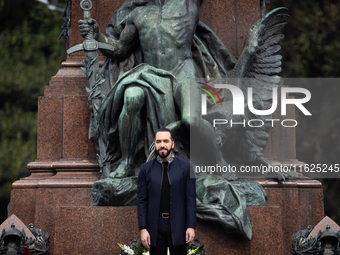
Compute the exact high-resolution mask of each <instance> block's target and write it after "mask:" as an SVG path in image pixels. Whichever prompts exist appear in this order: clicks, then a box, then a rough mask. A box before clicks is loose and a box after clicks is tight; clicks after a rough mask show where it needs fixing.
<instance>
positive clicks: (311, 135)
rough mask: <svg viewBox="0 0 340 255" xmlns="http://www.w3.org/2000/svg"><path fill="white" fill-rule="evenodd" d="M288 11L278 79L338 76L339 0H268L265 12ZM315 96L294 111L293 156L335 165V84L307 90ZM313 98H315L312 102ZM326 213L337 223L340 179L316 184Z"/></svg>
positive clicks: (339, 149)
mask: <svg viewBox="0 0 340 255" xmlns="http://www.w3.org/2000/svg"><path fill="white" fill-rule="evenodd" d="M281 6H285V7H288V8H289V15H290V16H291V17H290V19H289V20H288V26H287V27H286V28H285V30H284V34H285V36H286V37H285V39H284V40H283V41H282V43H281V45H282V50H281V54H282V65H283V66H282V73H281V75H282V77H285V78H296V77H300V78H301V77H310V78H320V77H322V78H340V2H339V1H336V0H323V1H318V0H297V1H296V0H295V1H294V0H272V1H270V4H269V6H268V9H273V8H276V7H281ZM306 88H307V89H308V90H309V91H310V92H311V94H312V98H314V100H313V101H314V102H315V103H313V104H308V106H307V109H308V110H309V111H310V112H311V113H312V114H313V116H312V117H304V116H302V114H300V111H296V113H297V116H296V118H297V120H298V122H299V124H298V126H297V128H296V151H297V158H298V159H299V160H300V161H303V162H306V163H309V164H311V163H325V164H328V165H331V164H338V163H340V160H339V155H340V129H339V128H338V127H339V124H340V114H339V113H340V100H339V99H338V97H339V95H340V86H339V87H334V86H333V87H331V86H327V84H320V85H318V86H309V87H308V86H306ZM315 98H317V100H315ZM320 181H321V182H322V184H323V189H324V202H325V214H326V215H328V216H329V217H331V218H332V219H333V220H335V221H336V222H338V223H340V210H338V208H339V207H338V205H339V203H340V190H339V187H340V186H339V185H340V179H323V180H320Z"/></svg>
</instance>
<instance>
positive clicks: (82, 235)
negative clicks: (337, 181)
mask: <svg viewBox="0 0 340 255" xmlns="http://www.w3.org/2000/svg"><path fill="white" fill-rule="evenodd" d="M70 2H71V17H70V20H71V23H70V24H71V25H70V28H69V34H70V38H69V42H70V47H72V46H74V45H76V44H79V43H82V41H83V38H82V37H81V36H80V34H79V30H78V20H79V19H82V17H83V14H82V11H81V9H80V7H79V3H80V0H72V1H70ZM92 2H93V9H92V11H91V16H92V17H93V18H95V19H96V20H97V21H98V23H99V26H100V30H101V31H102V32H103V33H105V26H106V24H107V23H108V21H109V19H110V17H111V15H112V13H113V12H114V10H116V9H118V8H119V7H120V6H121V4H122V3H123V2H124V0H117V1H103V0H92ZM258 18H260V1H258V0H238V1H215V0H205V1H204V4H203V6H202V8H201V16H200V19H201V20H202V21H203V22H204V23H206V24H207V25H208V26H209V27H211V28H212V29H213V30H214V31H215V32H216V34H217V35H218V36H219V38H220V39H221V40H222V41H223V42H224V43H225V45H226V46H227V47H228V48H229V50H230V51H231V53H232V54H234V55H235V56H238V55H239V54H240V53H241V50H242V48H243V41H244V39H245V36H246V33H247V31H248V29H249V28H250V27H251V25H252V24H253V23H255V22H256V20H257V19H258ZM83 59H84V53H82V52H76V53H74V54H72V55H71V56H69V57H68V58H67V59H66V61H65V62H63V63H62V64H61V69H60V70H59V71H58V73H57V74H56V75H55V76H54V77H52V78H51V80H50V83H49V86H46V87H45V92H44V96H42V97H40V98H39V99H38V100H39V102H38V138H37V139H38V142H37V144H38V148H37V149H38V151H37V159H36V161H34V162H31V163H29V164H28V169H29V170H30V173H31V175H30V176H29V177H27V178H23V179H21V180H19V181H16V182H14V183H13V186H12V192H11V208H10V213H11V214H15V215H16V216H18V218H20V219H21V220H22V221H23V223H24V224H26V225H27V224H29V223H30V222H32V223H34V224H35V226H37V227H39V228H43V229H45V230H46V231H48V232H49V233H50V234H51V245H50V247H51V254H97V253H96V251H97V250H98V249H97V248H98V247H106V248H105V249H106V250H107V251H109V250H110V249H112V250H110V251H117V246H116V242H125V243H126V242H128V241H130V239H133V238H136V239H137V238H138V236H137V237H135V236H136V234H137V232H138V231H137V229H136V228H137V224H136V222H135V221H136V217H135V212H132V211H133V210H135V209H134V208H130V209H128V208H93V207H86V206H88V205H89V204H90V201H91V187H92V184H93V183H94V182H95V181H96V180H98V177H99V175H98V172H99V166H98V163H97V161H96V159H95V158H96V150H95V147H94V145H93V144H92V143H91V142H90V141H89V139H88V126H89V118H90V111H89V110H88V108H87V106H86V103H87V96H88V95H87V92H86V90H85V87H86V86H88V81H87V79H86V77H85V75H84V74H83V72H82V71H81V69H80V67H81V66H82V65H83V64H82V61H83ZM99 60H100V61H99V62H100V65H102V64H103V61H104V57H103V56H100V57H99ZM287 118H294V109H293V108H291V109H290V110H289V112H288V115H287ZM265 156H266V157H267V158H269V159H271V160H272V161H273V162H276V163H278V164H281V163H282V164H290V163H294V164H299V162H298V161H297V160H296V155H295V129H294V128H290V129H285V130H283V129H282V128H281V129H280V128H279V126H278V127H277V128H274V129H273V131H272V133H271V137H270V139H269V141H268V144H267V147H266V149H265ZM260 182H261V184H262V185H263V186H264V187H265V188H266V190H267V192H268V197H269V203H268V206H269V207H268V208H251V209H249V215H250V219H251V223H252V224H253V229H254V238H253V241H251V242H247V241H244V240H240V239H238V238H237V237H231V236H228V235H225V234H224V233H222V232H221V231H219V230H218V227H215V226H210V225H209V224H207V223H204V222H199V225H198V231H197V234H198V237H199V238H200V240H201V241H202V242H203V243H206V245H207V248H208V249H207V250H208V252H210V253H209V254H219V253H218V252H217V250H215V249H222V248H223V247H224V248H226V249H229V251H230V254H270V253H266V252H263V251H267V250H268V249H267V248H266V245H267V246H268V238H264V239H261V238H262V234H261V233H262V232H263V233H265V235H264V237H265V236H274V235H276V236H277V237H276V239H275V241H273V245H274V247H275V249H276V247H279V248H278V250H281V248H282V249H283V250H284V252H283V253H282V254H288V251H289V249H290V248H289V247H290V245H289V242H290V234H291V233H293V232H294V231H296V230H299V229H303V228H304V227H305V226H306V225H308V224H316V223H317V222H319V221H320V220H321V219H322V218H323V201H322V189H321V184H320V183H319V182H315V181H310V182H307V184H306V183H305V182H288V183H286V184H278V183H276V182H271V181H268V182H266V181H263V180H262V181H260ZM306 198H309V199H306ZM84 206H85V207H84ZM105 210H107V212H105ZM110 210H111V211H110ZM115 210H132V211H129V212H128V211H126V215H125V216H124V217H125V218H119V217H118V216H115V217H116V218H115V217H114V216H112V215H120V216H121V214H115ZM85 212H86V213H88V214H82V215H81V216H79V214H80V213H85ZM104 212H105V213H104ZM110 213H112V215H110ZM96 214H98V217H95V216H96ZM258 214H259V215H258ZM304 215H307V216H308V217H309V216H310V217H311V218H308V220H306V219H305V216H304ZM117 217H118V218H117ZM118 219H119V220H118ZM125 219H126V220H125ZM310 219H313V221H312V222H310ZM314 219H315V222H314ZM130 220H131V221H132V223H133V224H132V223H131V225H130V227H129V226H126V225H124V224H129V223H127V222H129V221H130ZM106 221H107V222H109V223H110V224H108V225H106ZM75 223H76V224H75ZM78 223H79V224H78ZM97 223H98V224H99V225H98V228H97V227H96V226H97V225H96V224H97ZM268 223H270V224H272V225H273V226H274V228H275V229H278V232H275V231H274V230H275V229H274V230H273V229H271V228H269V227H270V226H267V225H266V224H268ZM281 223H282V224H281ZM120 224H122V225H120ZM75 228H76V229H77V231H76V232H72V231H74V229H75ZM86 228H87V230H91V231H90V232H86V231H87V230H86ZM105 228H106V229H105ZM121 228H123V229H121ZM125 228H126V229H130V228H131V231H132V232H131V233H133V235H131V236H129V235H128V233H129V232H124V231H125V230H124V229H125ZM97 231H99V232H100V231H104V232H105V231H109V232H110V231H111V232H112V231H117V233H119V234H120V235H121V236H123V239H122V237H121V236H120V237H119V238H118V239H115V238H116V237H115V236H114V235H113V233H112V236H111V238H110V239H108V240H107V239H105V238H103V239H100V238H99V236H101V234H98V233H99V232H97ZM209 231H210V232H212V233H215V235H217V236H218V235H220V236H223V240H221V241H220V242H218V243H220V244H221V246H218V245H217V243H214V242H216V241H218V240H220V238H217V237H215V238H210V239H207V236H205V234H204V232H209ZM215 231H216V232H215ZM90 234H91V235H92V237H94V238H98V239H93V240H91V239H87V238H89V237H90V236H89V235H90ZM64 237H67V238H66V239H64ZM74 238H75V239H74ZM265 239H267V244H266V241H265ZM72 240H78V241H79V245H80V243H81V244H83V245H84V247H90V248H91V249H90V250H89V251H87V252H83V250H79V251H81V252H79V253H77V252H69V251H67V252H66V250H63V249H71V248H72V247H70V246H69V245H66V243H65V242H66V241H67V242H71V241H72ZM83 240H84V241H83ZM104 240H105V243H104ZM54 242H56V243H54ZM61 242H64V243H61ZM99 244H100V245H102V246H99ZM232 244H233V245H232ZM77 245H78V244H77ZM91 245H92V246H91ZM96 245H98V246H96ZM77 247H78V246H77ZM216 247H217V248H216ZM242 248H244V249H246V250H247V252H246V253H242V250H238V249H242ZM77 249H78V248H77ZM79 249H81V247H80V246H79ZM209 249H211V251H209ZM266 249H267V250H266ZM64 251H65V253H64ZM77 251H78V250H77ZM103 254H105V253H103ZM106 254H107V253H106ZM221 254H224V253H223V252H222V253H221Z"/></svg>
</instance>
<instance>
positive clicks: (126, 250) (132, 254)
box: [123, 244, 135, 255]
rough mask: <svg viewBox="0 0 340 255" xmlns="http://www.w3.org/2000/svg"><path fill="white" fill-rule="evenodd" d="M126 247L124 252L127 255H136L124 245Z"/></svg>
mask: <svg viewBox="0 0 340 255" xmlns="http://www.w3.org/2000/svg"><path fill="white" fill-rule="evenodd" d="M123 246H124V251H125V252H126V253H127V254H129V255H134V254H135V252H134V251H133V250H132V249H131V248H130V247H129V246H127V245H125V244H124V245H123Z"/></svg>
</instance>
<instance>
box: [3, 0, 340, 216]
mask: <svg viewBox="0 0 340 255" xmlns="http://www.w3.org/2000/svg"><path fill="white" fill-rule="evenodd" d="M281 6H285V7H288V8H289V14H290V16H291V18H290V19H289V21H288V23H289V25H288V26H287V28H286V29H285V31H284V34H285V35H286V38H285V39H284V40H283V42H282V50H281V52H280V53H281V54H282V56H283V59H282V63H283V67H282V76H283V77H339V76H340V3H339V1H335V0H334V1H332V0H324V1H318V0H297V1H296V0H295V1H294V0H272V1H271V3H270V4H269V5H268V10H269V9H273V8H276V7H281ZM0 24H1V25H0V45H1V47H0V56H1V61H0V209H1V210H0V223H1V222H2V221H3V220H5V219H6V207H7V204H8V202H9V196H10V189H11V184H12V183H13V182H14V181H16V180H18V179H19V178H21V177H25V176H28V175H29V171H28V170H27V167H26V165H27V164H28V163H29V162H31V161H34V160H35V158H36V132H37V102H38V96H40V95H43V87H44V86H46V85H48V81H49V79H50V78H51V76H53V75H55V74H56V72H57V70H58V69H59V68H60V64H61V62H62V61H63V60H64V59H65V58H66V53H65V47H64V42H63V41H58V36H59V34H60V33H61V26H62V24H63V20H62V15H61V14H60V13H57V12H52V11H50V10H48V9H47V8H46V7H45V6H44V5H42V4H40V3H38V2H36V1H24V0H0ZM227 46H228V45H227ZM308 89H309V90H310V91H311V93H312V97H314V96H317V97H319V100H318V101H319V102H320V104H316V105H309V106H308V109H309V110H310V111H311V112H312V114H313V118H303V116H300V115H297V119H298V121H299V125H298V126H297V135H296V137H297V157H298V159H299V160H301V161H304V162H307V163H320V162H322V163H327V164H334V163H340V162H339V160H338V158H339V155H340V143H339V137H340V131H339V129H338V125H339V123H340V117H339V112H340V100H338V98H337V97H338V95H340V87H339V88H327V87H325V86H320V87H311V88H308ZM297 114H299V112H298V111H297ZM300 120H301V121H300ZM322 182H323V187H324V195H325V212H326V215H328V216H330V217H331V218H333V220H335V221H337V222H338V223H340V211H338V210H337V209H338V208H337V205H338V204H339V203H340V201H339V197H340V194H339V191H338V187H339V184H340V180H339V179H335V180H330V179H325V180H322Z"/></svg>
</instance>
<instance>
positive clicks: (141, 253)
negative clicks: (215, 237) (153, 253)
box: [117, 239, 205, 255]
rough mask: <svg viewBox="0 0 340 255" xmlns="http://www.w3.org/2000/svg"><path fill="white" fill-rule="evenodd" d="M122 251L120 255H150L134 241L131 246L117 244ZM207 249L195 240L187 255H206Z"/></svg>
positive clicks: (188, 247) (189, 246)
mask: <svg viewBox="0 0 340 255" xmlns="http://www.w3.org/2000/svg"><path fill="white" fill-rule="evenodd" d="M117 244H118V246H119V247H120V248H121V249H122V251H121V253H120V255H149V254H150V252H149V251H148V250H147V249H146V248H145V247H144V246H143V245H142V244H141V243H139V242H137V241H132V242H130V244H129V245H125V244H121V243H117ZM204 254H205V248H204V245H201V244H200V242H199V241H198V240H197V239H195V241H194V242H191V243H189V245H188V246H187V255H204Z"/></svg>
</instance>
